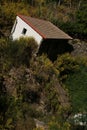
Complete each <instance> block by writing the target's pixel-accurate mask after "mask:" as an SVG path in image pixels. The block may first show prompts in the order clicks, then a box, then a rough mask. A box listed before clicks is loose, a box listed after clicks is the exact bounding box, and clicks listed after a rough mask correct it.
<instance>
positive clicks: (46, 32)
mask: <svg viewBox="0 0 87 130" xmlns="http://www.w3.org/2000/svg"><path fill="white" fill-rule="evenodd" d="M18 16H19V17H20V18H21V19H22V20H23V21H25V22H26V23H27V24H28V25H29V26H31V27H32V28H33V29H34V30H35V31H36V32H37V33H39V34H40V35H41V36H42V37H43V38H46V39H72V38H71V37H70V36H69V35H68V34H66V33H65V32H63V31H62V30H60V29H59V28H58V27H56V26H55V25H54V24H52V23H51V22H49V21H46V20H42V19H38V18H32V17H28V16H24V15H18Z"/></svg>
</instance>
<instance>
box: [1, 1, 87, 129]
mask: <svg viewBox="0 0 87 130" xmlns="http://www.w3.org/2000/svg"><path fill="white" fill-rule="evenodd" d="M17 13H21V14H25V15H29V16H34V17H38V18H43V19H47V20H50V21H51V22H53V23H54V24H55V25H57V26H58V27H60V28H61V29H63V30H64V31H66V32H67V33H68V34H70V35H71V36H73V37H75V38H80V39H81V40H82V39H84V40H87V39H86V36H87V2H86V1H85V0H40V1H39V0H4V1H3V0H0V27H1V28H0V130H20V129H21V130H40V129H38V128H36V122H35V120H36V119H38V120H40V121H43V122H44V123H45V126H46V127H47V130H77V129H82V127H80V126H77V125H75V124H74V123H73V124H72V123H71V122H70V121H69V119H70V118H71V117H72V116H73V115H74V114H77V113H87V102H86V101H87V87H86V84H87V74H86V71H87V57H86V56H85V57H84V56H83V57H77V56H76V55H75V57H74V56H72V55H71V54H63V55H60V56H58V58H57V60H56V61H54V62H52V61H50V60H49V58H48V57H47V56H46V55H44V54H43V55H41V56H36V51H37V43H36V41H35V40H34V39H33V38H26V39H24V38H20V39H19V40H15V41H12V40H11V39H8V36H9V34H10V31H11V28H12V26H13V22H14V20H15V16H16V14H17ZM73 44H76V43H73ZM79 44H81V43H79ZM59 84H60V85H61V86H62V87H63V89H64V90H66V93H67V95H68V97H69V99H70V102H69V103H70V106H67V107H64V106H62V105H61V102H60V100H59V98H60V95H59V93H58V89H57V86H58V85H59ZM85 121H86V124H87V117H86V118H85ZM41 129H42V128H41ZM84 129H85V130H86V127H84Z"/></svg>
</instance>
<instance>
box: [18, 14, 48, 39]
mask: <svg viewBox="0 0 87 130" xmlns="http://www.w3.org/2000/svg"><path fill="white" fill-rule="evenodd" d="M17 16H18V17H20V18H21V19H22V20H23V21H24V22H25V23H27V24H28V25H29V26H30V27H31V28H32V29H33V30H35V31H36V32H37V33H38V34H39V35H40V36H41V37H43V38H44V39H46V36H45V35H44V34H42V33H41V32H40V31H39V30H37V28H35V27H34V26H33V25H32V23H30V22H29V21H28V20H27V19H26V18H24V17H23V16H22V15H20V14H18V15H17Z"/></svg>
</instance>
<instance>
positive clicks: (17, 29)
mask: <svg viewBox="0 0 87 130" xmlns="http://www.w3.org/2000/svg"><path fill="white" fill-rule="evenodd" d="M16 20H17V23H16V21H15V23H16V26H15V23H14V26H13V28H12V31H11V36H12V38H13V40H15V39H18V38H20V37H33V38H34V39H35V40H36V41H37V43H38V45H40V43H41V41H42V39H43V38H42V37H41V36H40V35H39V34H38V33H37V32H36V31H35V30H33V28H31V27H30V26H29V25H28V24H27V23H25V22H24V21H23V20H22V19H21V18H20V17H18V16H17V17H16ZM14 27H15V29H14ZM23 28H25V29H27V32H26V34H25V35H24V34H22V31H23ZM13 30H14V32H13Z"/></svg>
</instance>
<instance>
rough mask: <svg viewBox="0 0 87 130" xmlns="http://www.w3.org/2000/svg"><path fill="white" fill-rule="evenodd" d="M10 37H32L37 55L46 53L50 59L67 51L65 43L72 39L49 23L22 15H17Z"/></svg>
mask: <svg viewBox="0 0 87 130" xmlns="http://www.w3.org/2000/svg"><path fill="white" fill-rule="evenodd" d="M11 37H12V39H13V40H15V39H18V38H20V37H33V38H34V39H35V40H36V41H37V44H38V46H39V51H38V53H39V54H41V53H47V54H48V56H49V57H50V58H51V57H57V55H58V54H61V53H64V52H65V51H66V50H68V43H67V41H68V40H71V39H72V38H71V37H70V36H69V35H68V34H66V33H65V32H63V31H62V30H60V29H59V28H58V27H56V26H55V25H54V24H52V23H51V22H49V21H46V20H42V19H38V18H32V17H29V16H24V15H17V17H16V20H15V23H14V26H13V28H12V31H11ZM54 59H55V58H54Z"/></svg>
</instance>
